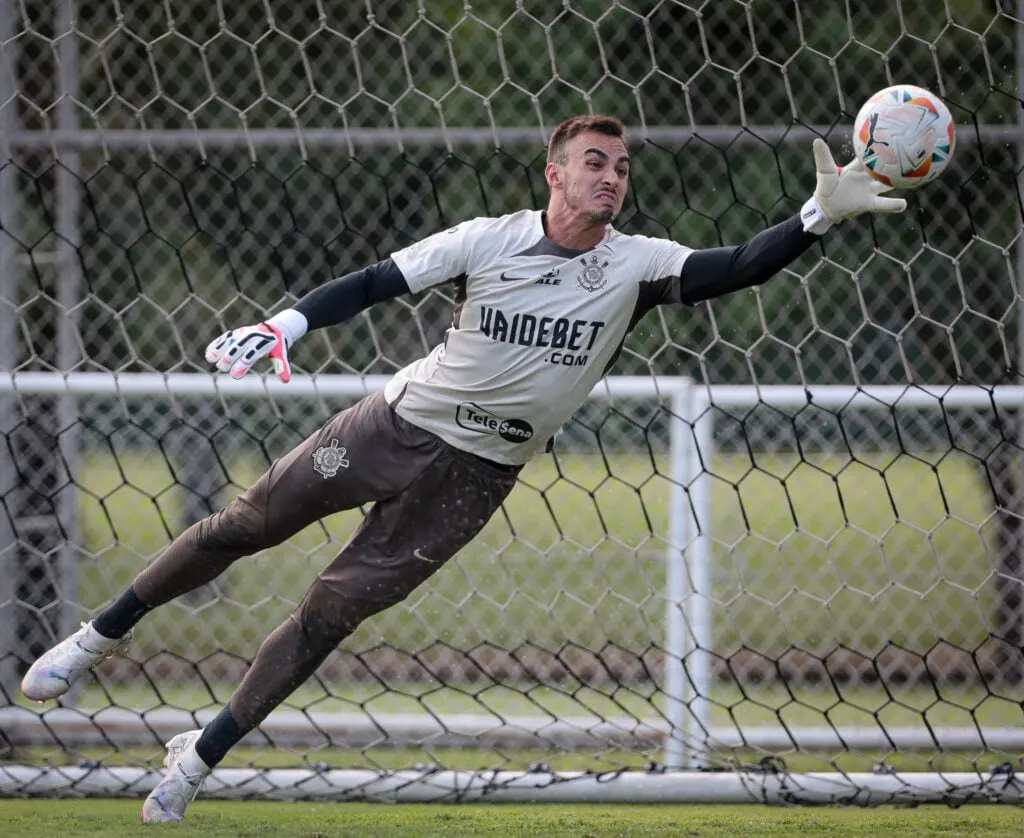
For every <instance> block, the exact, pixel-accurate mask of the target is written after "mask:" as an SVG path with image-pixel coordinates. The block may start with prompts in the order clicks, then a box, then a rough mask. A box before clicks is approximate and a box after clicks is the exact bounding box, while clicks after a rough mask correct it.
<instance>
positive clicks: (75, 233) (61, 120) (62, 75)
mask: <svg viewBox="0 0 1024 838" xmlns="http://www.w3.org/2000/svg"><path fill="white" fill-rule="evenodd" d="M76 5H77V0H57V4H56V12H57V15H56V17H57V38H58V39H57V55H56V59H57V64H58V71H57V74H58V77H57V82H58V84H59V96H60V102H59V104H58V107H57V126H58V128H59V129H60V130H63V131H73V130H76V129H77V128H78V111H77V105H76V104H75V102H76V99H77V94H78V35H77V31H76V21H75V17H76V12H77V9H76ZM59 155H60V161H59V162H60V165H59V166H58V167H57V184H56V188H57V224H56V232H57V235H58V243H57V252H58V276H57V302H58V303H59V311H58V313H57V317H58V318H59V320H58V324H57V366H58V368H59V369H60V370H62V371H70V370H72V369H74V367H75V365H76V364H77V363H78V362H79V361H80V360H81V359H80V353H79V348H78V339H77V334H78V321H79V319H80V317H79V314H78V310H79V309H78V304H79V302H80V301H81V298H82V272H81V269H80V265H79V261H78V244H79V238H80V234H79V214H80V210H81V184H80V183H79V180H78V172H79V165H78V152H77V151H75V150H68V149H65V150H63V151H60V152H59ZM56 421H57V425H58V427H57V428H55V429H54V430H55V431H56V432H57V433H58V434H59V436H58V440H59V443H58V444H59V446H60V452H61V463H60V464H59V465H56V466H55V467H56V468H57V469H58V470H59V472H60V474H59V477H60V478H61V479H60V483H62V484H63V485H65V486H68V487H70V486H71V483H72V480H73V478H74V475H75V473H76V472H77V463H78V458H79V451H78V443H79V438H80V436H81V434H80V433H79V427H78V399H76V398H75V397H74V396H72V395H70V394H63V395H61V396H60V398H59V400H58V402H57V416H56ZM78 494H79V493H78V492H76V491H73V490H71V489H70V488H66V489H64V490H63V491H61V492H60V493H59V494H58V495H57V496H56V497H55V498H54V499H53V502H54V506H55V507H56V511H57V515H58V517H59V520H60V525H61V530H62V534H61V538H62V540H63V544H62V545H61V548H60V553H59V555H58V558H57V566H58V577H57V594H58V596H60V598H61V600H62V601H63V605H62V607H61V609H60V616H59V625H58V631H59V632H60V635H61V636H66V635H68V634H70V633H71V632H72V631H74V630H75V629H76V628H77V627H78V620H79V618H80V617H81V614H80V613H79V612H78V611H77V609H76V608H75V607H74V606H73V605H71V603H77V602H79V601H80V597H79V596H78V583H79V557H78V554H77V551H76V550H75V548H74V545H75V544H77V543H78V541H79V540H78V537H77V533H78ZM76 696H77V691H72V692H71V693H69V694H68V695H66V696H65V699H64V701H65V703H68V702H71V703H74V701H75V698H76Z"/></svg>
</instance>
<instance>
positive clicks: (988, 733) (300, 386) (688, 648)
mask: <svg viewBox="0 0 1024 838" xmlns="http://www.w3.org/2000/svg"><path fill="white" fill-rule="evenodd" d="M385 381H386V377H383V376H366V377H358V376H332V375H324V376H319V377H307V376H299V377H296V378H295V379H293V381H292V382H291V383H290V384H287V385H284V384H281V383H280V382H278V381H276V379H273V378H271V377H269V376H268V377H265V378H259V377H256V376H250V377H248V378H246V379H243V380H241V381H234V380H231V379H229V378H227V377H223V376H221V377H217V376H212V375H203V374H184V373H174V374H166V375H160V374H148V373H128V374H120V375H113V374H106V373H71V374H66V375H61V374H54V373H36V372H27V373H16V374H8V373H3V374H0V397H4V396H6V397H8V398H12V399H14V400H15V401H19V400H24V399H27V398H30V397H32V396H40V395H46V396H64V397H69V398H71V399H74V400H81V399H84V398H87V397H113V398H115V399H117V400H120V401H124V402H130V401H135V400H145V401H148V402H150V403H154V404H165V405H168V406H171V405H174V404H175V403H176V402H178V401H180V400H182V399H187V398H189V397H197V396H198V397H202V398H204V399H207V400H214V401H220V402H223V403H225V404H231V403H238V402H243V401H246V400H253V399H257V400H262V401H269V402H273V401H274V400H275V399H278V398H285V397H287V399H290V400H296V399H298V400H305V401H308V402H319V403H326V404H331V403H334V402H350V401H352V400H354V399H356V398H359V397H362V396H363V395H365V394H366V393H369V392H373V391H376V390H379V389H380V388H382V387H383V385H384V382H385ZM591 400H592V401H594V402H598V403H601V404H607V405H615V404H616V403H617V402H622V401H627V402H628V401H630V400H641V401H649V402H654V403H661V404H663V405H664V406H665V408H666V409H667V411H668V413H667V416H668V429H669V447H668V451H667V463H668V466H667V470H668V474H667V477H668V479H669V482H670V486H671V489H670V492H669V509H668V523H667V533H668V539H667V540H668V543H667V544H666V546H665V551H664V564H665V571H666V572H665V575H664V585H665V587H664V591H663V592H661V596H662V597H663V599H664V603H665V611H664V622H665V625H664V634H663V637H664V644H665V647H664V653H665V654H664V666H665V672H664V682H663V683H664V696H663V704H662V705H661V706H662V707H663V712H652V714H651V716H650V717H649V718H647V719H640V720H637V719H634V720H633V723H632V724H629V723H624V720H622V719H616V718H608V719H606V720H600V719H595V718H594V717H593V716H590V717H585V716H579V717H573V716H567V717H563V718H557V717H553V716H551V715H536V716H504V717H500V716H497V714H493V715H487V714H472V713H470V714H467V713H457V712H443V711H438V712H429V713H418V714H412V713H372V714H371V713H344V712H334V713H332V712H318V711H315V710H312V711H311V710H308V709H307V710H302V711H301V712H300V711H298V710H296V709H294V708H282V709H279V710H278V711H276V712H274V713H272V714H271V716H270V717H269V718H268V719H267V720H266V722H265V723H264V725H263V726H262V727H261V729H260V730H259V731H257V732H254V733H253V734H250V737H248V739H247V741H263V742H270V743H274V744H275V745H276V746H278V747H286V748H291V749H299V750H300V751H309V749H311V748H315V747H316V746H317V743H318V742H321V741H323V740H325V739H326V741H328V742H329V743H330V744H331V745H333V746H341V747H348V748H354V749H372V748H374V747H398V748H402V747H405V748H411V749H415V748H417V747H419V746H420V745H422V744H423V743H424V742H429V743H430V745H431V747H432V748H445V747H448V748H455V749H458V748H460V747H466V745H467V743H474V744H476V745H480V746H484V747H491V746H496V747H499V748H504V749H523V750H529V749H530V748H531V747H536V746H537V745H538V743H543V745H544V746H545V747H547V748H557V749H564V750H566V751H581V750H582V751H587V750H592V751H598V752H599V751H601V750H605V749H608V748H622V749H625V750H627V751H628V750H636V751H639V752H642V753H648V754H651V755H652V756H653V761H654V762H655V763H657V770H646V771H645V770H626V769H622V770H618V771H605V772H598V773H594V772H578V771H571V770H568V771H559V770H555V769H551V768H549V767H547V766H545V765H538V766H536V767H535V768H533V769H532V770H530V771H520V772H516V771H502V770H499V769H488V770H484V769H478V770H473V771H460V770H447V769H445V768H444V767H443V766H436V765H434V766H427V767H425V768H421V769H416V770H401V769H399V770H374V771H367V770H362V769H343V768H337V767H333V766H330V765H327V764H324V765H322V766H317V767H310V768H305V769H284V768H281V769H256V768H250V769H238V768H220V769H217V770H216V771H215V772H214V774H213V776H212V777H211V779H210V780H208V781H207V784H206V792H205V793H206V794H207V795H209V796H213V797H225V798H232V797H238V796H243V797H249V796H252V795H254V794H264V793H265V794H266V796H268V797H272V798H278V799H281V798H283V799H288V798H306V797H315V798H322V799H334V800H350V799H380V800H390V801H396V802H398V801H468V800H490V801H501V802H515V801H525V800H550V801H596V800H605V801H617V802H653V801H660V802H667V801H674V802H740V801H749V802H790V803H793V802H807V803H820V802H837V801H838V802H845V803H878V802H890V801H891V802H927V801H945V802H955V803H961V802H972V801H1012V802H1018V803H1019V802H1022V801H1024V784H1022V783H1021V782H1020V781H1019V780H1017V779H1016V777H1015V776H1014V774H1013V771H1012V769H1011V768H1008V767H1005V766H1004V767H998V766H990V767H989V769H988V770H982V769H980V767H979V769H978V770H975V771H967V772H964V771H959V772H957V771H937V772H932V773H928V772H922V771H909V772H898V773H897V772H894V771H892V770H891V769H887V770H884V771H875V772H873V773H865V772H852V771H851V772H845V771H835V772H814V771H792V770H789V769H787V768H786V767H785V761H784V759H783V757H784V756H785V755H793V754H799V753H802V752H816V751H828V750H834V749H837V748H838V749H843V750H849V751H862V752H882V751H886V750H893V751H897V752H904V751H906V752H913V751H918V752H923V753H927V752H929V751H939V752H942V751H950V752H978V751H994V752H1007V753H1013V752H1017V753H1019V752H1021V751H1024V733H1022V729H1021V728H1020V727H1000V726H986V725H982V724H980V723H976V724H974V725H967V726H963V727H950V726H941V727H940V726H934V725H929V724H928V723H927V719H925V718H922V722H923V723H922V724H921V725H919V726H916V727H915V726H899V725H894V726H885V725H881V726H879V727H877V728H874V729H871V728H859V727H844V726H836V725H833V724H831V723H830V724H828V725H824V726H822V727H817V728H816V727H806V726H805V727H797V726H786V725H781V726H780V725H776V726H770V725H757V724H752V725H749V726H745V725H742V724H740V725H734V726H722V725H716V723H715V721H714V720H713V719H712V714H711V712H710V710H711V706H712V702H713V701H714V696H715V693H716V691H717V688H716V685H715V683H714V676H713V674H712V658H713V656H714V655H716V654H718V652H717V650H716V640H715V636H714V628H713V625H712V615H711V607H710V604H711V603H712V602H714V601H715V599H716V594H715V593H714V591H713V584H712V578H713V576H714V574H715V569H714V567H713V563H714V562H715V556H714V551H713V550H712V542H713V541H715V540H716V537H715V536H716V534H715V532H714V531H713V529H712V520H713V511H712V491H711V479H710V476H711V473H712V472H713V469H711V468H710V464H712V463H713V461H714V460H715V456H716V454H715V429H714V423H715V416H716V414H718V413H720V412H723V411H724V412H726V413H728V412H729V411H737V410H738V411H739V412H740V413H743V412H746V411H749V410H750V409H752V408H754V407H756V406H758V405H764V406H769V407H770V408H772V409H775V410H781V411H787V412H789V413H790V414H792V413H793V412H794V411H799V410H800V409H801V408H806V407H807V406H809V405H814V406H816V407H818V408H823V409H826V410H833V411H857V412H862V411H867V412H872V411H883V412H884V411H889V412H891V411H893V410H894V409H897V408H905V409H912V410H921V411H925V412H928V411H942V412H951V413H955V412H956V411H958V410H962V409H971V410H978V409H980V410H982V411H989V410H996V409H1002V410H1005V409H1009V408H1019V407H1022V406H1024V388H1019V387H1000V388H991V389H986V388H981V387H966V386H952V387H948V386H947V387H911V386H908V387H894V386H889V387H885V386H880V387H848V386H821V387H807V388H803V387H792V386H766V387H759V388H753V387H743V386H712V387H702V386H695V385H694V384H693V383H692V382H691V381H690V380H688V379H685V378H671V377H653V376H652V377H642V376H619V377H610V378H608V379H606V380H604V381H603V382H601V384H599V385H598V386H597V387H596V388H595V389H594V391H593V392H592V394H591ZM278 453H280V452H278ZM718 540H720V539H718ZM116 593H117V591H116V590H110V591H108V594H109V595H116ZM484 593H485V594H486V591H485V592H484ZM62 594H63V595H64V596H65V597H66V598H69V599H73V600H75V601H78V596H77V594H76V592H74V591H68V590H64V591H62ZM199 619H202V618H201V616H200V617H199ZM384 640H385V642H386V641H387V638H384ZM171 651H175V652H179V653H180V652H185V651H186V650H171ZM124 686H125V687H127V685H124ZM117 688H118V687H117V686H116V685H115V687H114V688H113V689H115V690H116V689H117ZM69 698H70V700H69V701H67V702H64V703H62V706H61V707H59V708H54V707H48V708H33V707H28V706H25V705H23V704H21V705H18V704H14V705H8V706H7V707H0V730H2V731H3V735H4V738H5V739H6V740H7V742H8V743H9V744H10V745H12V746H14V747H15V749H18V748H30V749H31V748H40V747H42V748H45V747H46V746H48V745H52V744H53V743H54V742H59V743H61V747H64V748H69V747H70V748H82V749H89V748H94V749H95V748H105V749H109V750H112V751H113V752H114V753H117V752H118V751H119V750H125V751H130V750H131V749H132V748H136V749H138V748H140V747H144V746H146V745H152V743H153V741H154V739H160V740H162V739H164V738H166V737H169V736H170V735H173V734H174V733H176V732H179V731H180V730H182V729H186V728H187V727H188V726H190V725H192V724H196V723H198V724H203V723H205V722H206V721H208V720H209V719H210V718H212V716H213V714H214V713H215V709H212V708H197V709H187V708H184V709H177V708H172V707H158V708H147V709H146V711H145V712H138V711H137V710H136V709H135V708H133V707H131V706H130V701H128V702H125V703H124V704H122V705H120V706H117V705H108V706H105V707H99V708H97V707H95V706H91V707H89V708H88V709H81V708H79V707H77V706H76V700H75V694H74V693H72V694H71V695H70V696H69ZM114 698H115V700H116V694H115V695H114ZM243 744H244V743H243ZM744 749H746V750H750V751H752V752H754V753H758V754H762V755H764V756H765V757H768V759H765V760H764V761H763V762H762V764H761V765H760V766H751V765H743V764H742V763H734V764H733V765H732V766H731V770H725V769H723V766H727V765H728V764H729V760H728V758H726V759H724V760H723V759H720V758H719V759H716V758H715V757H716V755H718V756H721V755H726V756H727V755H728V754H730V753H732V752H736V751H739V750H744ZM773 756H777V758H778V759H777V760H775V759H772V758H771V757H773ZM270 761H272V759H271V760H270ZM712 768H714V769H716V770H711V771H709V770H708V769H712ZM157 776H158V775H157V774H156V773H155V771H154V770H153V769H152V768H151V767H146V766H140V767H137V768H132V767H118V766H107V765H104V764H103V763H102V762H98V763H95V764H92V763H83V765H82V766H80V767H73V766H59V767H49V768H48V767H45V766H40V765H32V764H17V763H13V764H11V763H4V764H0V795H3V794H25V793H28V794H44V793H45V794H69V793H73V794H95V795H114V796H120V795H135V794H142V793H145V791H146V790H148V789H149V788H151V786H152V784H153V783H154V782H155V780H156V777H157Z"/></svg>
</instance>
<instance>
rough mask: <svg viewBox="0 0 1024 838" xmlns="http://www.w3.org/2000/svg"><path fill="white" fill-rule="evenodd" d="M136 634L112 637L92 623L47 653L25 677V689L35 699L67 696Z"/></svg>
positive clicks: (42, 699) (24, 691)
mask: <svg viewBox="0 0 1024 838" xmlns="http://www.w3.org/2000/svg"><path fill="white" fill-rule="evenodd" d="M131 639H132V633H131V632H128V634H126V635H125V636H124V637H119V638H116V639H113V640H111V639H110V638H109V637H104V636H103V635H102V634H100V633H99V632H97V631H96V630H95V629H94V628H93V627H92V622H88V623H82V627H81V628H80V629H79V630H78V631H76V632H75V633H74V634H72V635H71V636H70V637H65V638H64V639H63V640H62V641H61V642H60V643H58V644H57V645H56V646H54V647H53V648H52V649H50V650H49V651H48V652H45V653H44V654H43V655H42V656H41V657H40V658H39V660H37V661H36V662H35V663H34V664H32V666H31V667H30V668H29V671H28V672H26V673H25V677H24V678H22V679H21V691H22V692H23V693H24V694H25V696H26V697H27V698H30V699H32V700H33V701H47V700H48V699H51V698H57V697H59V696H62V695H64V693H66V692H67V691H68V690H70V689H71V685H72V684H74V683H75V681H77V680H78V679H79V678H80V677H82V673H83V672H85V671H86V670H87V669H90V668H92V667H93V666H95V665H96V664H98V663H99V662H100V661H101V660H103V659H104V658H109V657H111V656H113V655H116V654H117V653H118V652H121V651H123V650H124V649H125V647H127V646H128V644H129V643H130V642H131Z"/></svg>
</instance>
